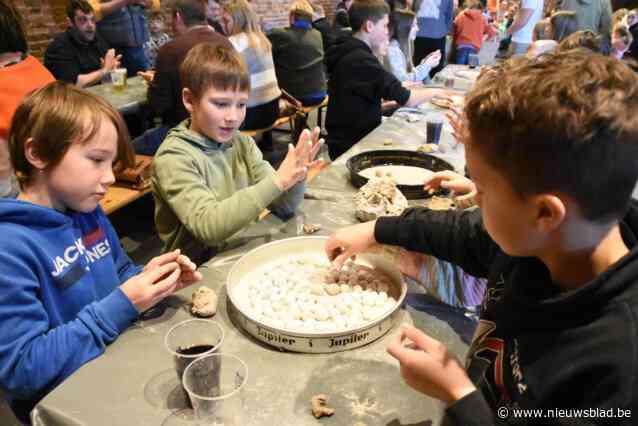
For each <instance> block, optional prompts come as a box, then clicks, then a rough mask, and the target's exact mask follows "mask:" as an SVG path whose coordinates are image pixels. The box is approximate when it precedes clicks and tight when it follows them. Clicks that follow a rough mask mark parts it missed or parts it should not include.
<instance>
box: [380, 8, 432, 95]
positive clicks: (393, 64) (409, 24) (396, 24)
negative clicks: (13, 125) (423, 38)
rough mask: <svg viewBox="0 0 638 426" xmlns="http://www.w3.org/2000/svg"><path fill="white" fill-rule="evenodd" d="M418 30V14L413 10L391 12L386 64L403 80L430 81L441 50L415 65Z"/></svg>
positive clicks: (387, 68)
mask: <svg viewBox="0 0 638 426" xmlns="http://www.w3.org/2000/svg"><path fill="white" fill-rule="evenodd" d="M418 31H419V26H418V25H417V19H416V14H415V13H414V12H412V11H411V10H407V9H403V10H395V11H394V12H391V13H390V34H391V35H390V44H389V45H388V53H387V55H385V58H384V66H385V69H386V70H387V71H388V72H390V73H392V74H393V75H394V76H395V77H396V78H397V79H398V80H399V81H401V82H419V83H420V82H427V81H429V80H430V70H431V69H432V68H434V67H436V66H437V65H438V64H439V62H440V61H441V52H440V51H438V50H437V51H435V52H432V53H430V54H429V55H428V56H427V57H425V58H424V59H423V60H422V61H421V63H420V64H419V65H417V66H414V64H413V63H412V58H413V52H412V47H413V45H414V39H415V38H416V34H417V32H418Z"/></svg>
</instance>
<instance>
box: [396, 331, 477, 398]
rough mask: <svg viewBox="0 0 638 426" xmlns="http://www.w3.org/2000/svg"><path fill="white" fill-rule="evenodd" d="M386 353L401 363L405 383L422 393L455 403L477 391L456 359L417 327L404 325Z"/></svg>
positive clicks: (439, 343)
mask: <svg viewBox="0 0 638 426" xmlns="http://www.w3.org/2000/svg"><path fill="white" fill-rule="evenodd" d="M406 339H409V340H410V341H411V342H412V344H411V345H410V346H406V345H405V340H406ZM387 350H388V353H389V354H390V355H392V356H393V357H394V358H396V359H397V360H398V361H399V364H400V366H401V375H402V376H403V379H404V380H405V382H406V383H407V384H408V385H410V386H411V387H412V388H414V389H416V390H417V391H419V392H421V393H424V394H426V395H428V396H431V397H433V398H436V399H439V400H441V401H444V402H446V403H447V404H452V403H453V402H455V401H458V400H459V399H461V398H463V397H464V396H466V395H468V394H470V393H472V392H474V391H475V390H476V387H475V386H474V384H473V383H472V381H471V380H470V378H469V377H468V376H467V374H466V372H465V369H464V368H463V366H462V365H461V364H460V363H459V361H458V360H457V359H456V357H454V355H452V354H451V353H450V352H449V351H448V350H447V348H446V347H445V346H444V345H443V344H442V343H441V342H439V341H438V340H434V339H432V338H431V337H429V336H428V335H426V334H425V333H423V332H421V331H419V330H417V329H416V328H414V327H411V326H402V327H401V329H400V332H399V335H398V336H396V337H395V338H394V339H393V340H392V341H391V342H390V344H389V345H388V348H387Z"/></svg>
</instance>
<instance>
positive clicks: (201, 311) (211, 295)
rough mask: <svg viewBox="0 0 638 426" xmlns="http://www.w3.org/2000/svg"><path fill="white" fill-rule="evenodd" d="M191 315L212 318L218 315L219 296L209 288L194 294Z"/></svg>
mask: <svg viewBox="0 0 638 426" xmlns="http://www.w3.org/2000/svg"><path fill="white" fill-rule="evenodd" d="M192 302H193V304H192V306H191V313H192V314H193V315H196V316H198V317H211V316H213V315H215V314H216V313H217V294H216V293H215V291H214V290H212V289H210V288H208V287H199V288H198V289H197V290H195V291H194V292H193V296H192Z"/></svg>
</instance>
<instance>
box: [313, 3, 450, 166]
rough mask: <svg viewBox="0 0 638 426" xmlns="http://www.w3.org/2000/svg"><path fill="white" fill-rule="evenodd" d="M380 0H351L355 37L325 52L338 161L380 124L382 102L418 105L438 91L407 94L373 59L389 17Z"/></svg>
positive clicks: (383, 42) (330, 126)
mask: <svg viewBox="0 0 638 426" xmlns="http://www.w3.org/2000/svg"><path fill="white" fill-rule="evenodd" d="M389 11H390V9H389V8H388V5H387V4H386V3H385V1H384V0H355V1H354V2H353V3H352V6H350V10H349V12H348V13H349V16H350V25H351V26H352V31H353V35H351V36H350V35H345V36H343V37H341V38H339V39H338V40H337V42H336V43H335V45H334V46H333V47H332V48H331V49H330V50H329V51H328V52H327V53H326V65H327V67H328V74H329V76H330V78H329V80H328V93H329V95H330V98H329V101H328V115H327V116H326V129H327V130H328V138H327V140H328V149H329V151H330V157H331V158H333V159H334V158H336V157H338V156H340V155H341V154H343V153H344V152H346V151H347V150H348V149H349V148H350V147H351V146H352V145H354V144H355V143H357V142H358V141H359V140H360V139H361V138H363V137H364V136H365V135H367V134H368V133H370V132H371V131H372V130H374V128H375V127H377V126H378V125H379V124H381V99H385V100H391V101H396V102H397V103H398V104H399V105H407V106H417V105H419V104H421V103H423V102H425V101H426V100H428V99H430V98H431V97H432V96H434V95H436V94H442V93H444V91H442V90H440V89H425V88H420V89H412V90H408V89H406V88H405V87H403V86H402V85H401V82H400V81H399V80H397V79H396V77H395V76H394V75H392V74H391V73H389V72H387V71H386V70H385V69H384V68H383V65H381V63H380V62H379V60H378V59H377V56H375V55H379V56H382V55H385V53H386V51H387V49H388V44H389V38H388V37H389V35H388V13H389Z"/></svg>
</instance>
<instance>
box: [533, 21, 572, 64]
mask: <svg viewBox="0 0 638 426" xmlns="http://www.w3.org/2000/svg"><path fill="white" fill-rule="evenodd" d="M577 28H578V21H577V20H576V13H574V12H572V11H567V10H561V11H558V12H554V13H553V14H552V16H551V17H550V19H549V24H548V26H547V35H548V37H549V39H547V40H536V41H534V43H532V45H531V46H530V48H529V50H528V51H527V56H528V57H538V56H540V55H542V54H545V53H548V52H551V51H553V50H554V49H556V47H557V46H558V44H559V43H560V42H561V41H563V40H564V39H565V38H567V37H569V36H570V35H571V34H573V33H575V32H576V30H577Z"/></svg>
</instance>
